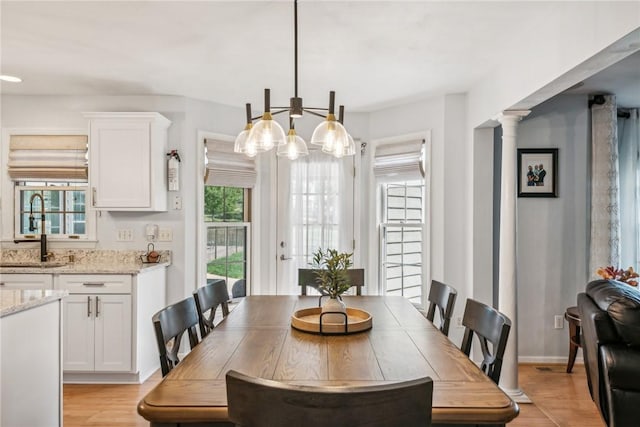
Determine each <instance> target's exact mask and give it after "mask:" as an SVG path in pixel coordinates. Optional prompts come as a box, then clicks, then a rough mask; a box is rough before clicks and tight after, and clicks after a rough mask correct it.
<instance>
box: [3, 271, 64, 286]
mask: <svg viewBox="0 0 640 427" xmlns="http://www.w3.org/2000/svg"><path fill="white" fill-rule="evenodd" d="M0 289H53V276H52V275H51V274H19V273H16V274H13V273H10V274H4V273H3V274H0Z"/></svg>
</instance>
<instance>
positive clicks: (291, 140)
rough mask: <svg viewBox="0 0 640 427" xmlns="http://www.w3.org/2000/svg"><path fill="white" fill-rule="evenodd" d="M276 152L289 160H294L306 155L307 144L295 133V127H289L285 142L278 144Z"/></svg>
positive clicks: (307, 152)
mask: <svg viewBox="0 0 640 427" xmlns="http://www.w3.org/2000/svg"><path fill="white" fill-rule="evenodd" d="M276 154H277V155H278V156H283V157H285V156H286V157H287V158H288V159H289V160H295V159H297V158H298V157H300V156H306V155H308V154H309V150H307V144H305V143H304V140H303V139H302V138H300V137H299V136H298V135H296V131H295V129H289V133H288V134H287V140H286V142H285V143H284V144H282V145H279V146H278V151H277V152H276Z"/></svg>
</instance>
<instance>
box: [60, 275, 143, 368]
mask: <svg viewBox="0 0 640 427" xmlns="http://www.w3.org/2000/svg"><path fill="white" fill-rule="evenodd" d="M56 288H58V289H64V290H67V291H68V292H69V296H68V297H67V298H65V301H64V322H63V330H64V333H63V337H64V347H63V348H64V357H63V360H64V362H63V369H64V370H65V372H72V371H76V372H78V371H79V372H130V371H131V368H132V353H131V346H132V343H131V341H132V336H131V334H132V324H131V315H132V304H131V288H132V280H131V275H123V274H119V275H115V274H114V275H84V274H79V275H75V274H61V275H60V276H58V278H57V283H56Z"/></svg>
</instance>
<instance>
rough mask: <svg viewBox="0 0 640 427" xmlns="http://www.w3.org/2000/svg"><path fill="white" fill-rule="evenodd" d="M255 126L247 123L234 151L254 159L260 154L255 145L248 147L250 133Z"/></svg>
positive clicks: (235, 144)
mask: <svg viewBox="0 0 640 427" xmlns="http://www.w3.org/2000/svg"><path fill="white" fill-rule="evenodd" d="M252 127H253V126H252V125H251V123H247V125H246V126H245V128H244V130H243V131H242V132H240V133H239V134H238V136H237V137H236V141H235V143H234V146H233V151H234V152H236V153H242V154H246V155H247V156H249V157H254V156H255V155H256V154H257V153H258V152H257V150H256V149H255V144H252V145H250V146H248V145H247V140H248V139H249V132H250V131H251V128H252Z"/></svg>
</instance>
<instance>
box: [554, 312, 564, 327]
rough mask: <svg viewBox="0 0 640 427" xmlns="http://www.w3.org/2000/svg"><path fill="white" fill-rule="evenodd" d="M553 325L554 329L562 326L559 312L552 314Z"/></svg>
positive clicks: (562, 319) (562, 321)
mask: <svg viewBox="0 0 640 427" xmlns="http://www.w3.org/2000/svg"><path fill="white" fill-rule="evenodd" d="M553 327H554V328H555V329H562V328H564V318H563V317H562V315H561V314H557V315H555V316H553Z"/></svg>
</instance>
